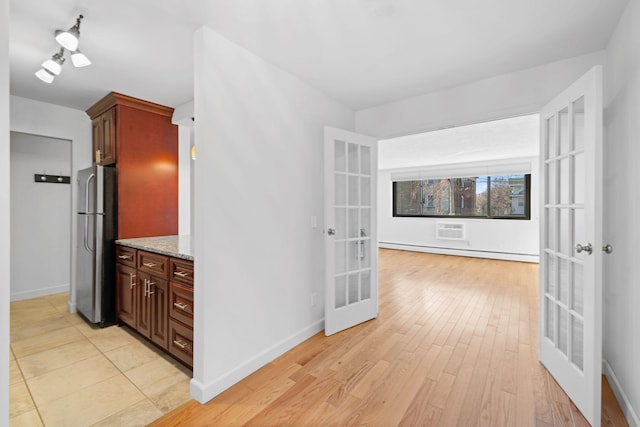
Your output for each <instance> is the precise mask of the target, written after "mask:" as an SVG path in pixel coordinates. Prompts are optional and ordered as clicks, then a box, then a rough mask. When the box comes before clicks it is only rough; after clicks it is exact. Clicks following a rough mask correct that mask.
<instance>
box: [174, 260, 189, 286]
mask: <svg viewBox="0 0 640 427" xmlns="http://www.w3.org/2000/svg"><path fill="white" fill-rule="evenodd" d="M169 277H170V278H171V280H173V281H176V282H180V283H184V284H185V285H189V286H193V261H188V260H182V259H177V258H171V260H170V262H169Z"/></svg>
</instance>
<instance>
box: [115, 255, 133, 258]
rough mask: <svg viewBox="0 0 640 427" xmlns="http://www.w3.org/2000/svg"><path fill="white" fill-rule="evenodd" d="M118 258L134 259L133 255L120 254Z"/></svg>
mask: <svg viewBox="0 0 640 427" xmlns="http://www.w3.org/2000/svg"><path fill="white" fill-rule="evenodd" d="M118 258H120V259H132V258H131V255H118Z"/></svg>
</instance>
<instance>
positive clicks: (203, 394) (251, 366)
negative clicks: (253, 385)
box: [189, 319, 324, 403]
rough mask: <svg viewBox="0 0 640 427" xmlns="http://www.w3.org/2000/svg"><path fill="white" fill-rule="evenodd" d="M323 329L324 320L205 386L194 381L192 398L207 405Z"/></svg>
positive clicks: (192, 383)
mask: <svg viewBox="0 0 640 427" xmlns="http://www.w3.org/2000/svg"><path fill="white" fill-rule="evenodd" d="M323 329H324V319H322V320H319V321H317V322H315V323H313V324H312V325H310V326H307V327H306V328H304V329H302V330H301V331H299V332H297V333H295V334H293V335H291V336H289V337H287V338H285V339H284V340H282V341H280V342H279V343H276V344H275V345H273V346H271V347H269V348H267V349H266V350H264V351H263V352H262V353H260V354H258V355H257V356H255V357H254V358H252V359H250V360H248V361H246V362H244V363H242V364H241V365H239V366H238V367H236V368H235V369H233V370H232V371H230V372H228V373H227V374H226V375H223V376H221V377H219V378H217V379H215V380H214V381H211V382H209V383H207V384H203V383H201V382H199V381H196V380H195V379H192V380H191V383H190V387H189V389H190V392H191V397H193V398H194V399H195V400H197V401H198V402H200V403H205V402H207V401H209V400H211V399H213V398H214V397H216V396H217V395H218V394H220V393H222V392H223V391H225V390H226V389H228V388H229V387H231V386H232V385H234V384H235V383H237V382H238V381H240V380H242V379H243V378H245V377H247V376H249V375H251V374H252V373H253V372H255V371H257V370H258V369H260V368H262V367H263V366H265V365H266V364H268V363H269V362H271V361H272V360H274V359H275V358H277V357H278V356H281V355H282V354H284V353H286V352H287V351H289V350H291V349H292V348H293V347H295V346H297V345H298V344H300V343H302V342H303V341H306V340H308V339H309V338H311V337H312V336H314V335H315V334H317V333H318V332H320V331H322V330H323Z"/></svg>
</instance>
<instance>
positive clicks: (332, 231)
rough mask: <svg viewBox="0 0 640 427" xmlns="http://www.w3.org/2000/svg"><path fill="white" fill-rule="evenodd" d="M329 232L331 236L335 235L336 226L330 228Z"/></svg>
mask: <svg viewBox="0 0 640 427" xmlns="http://www.w3.org/2000/svg"><path fill="white" fill-rule="evenodd" d="M327 234H328V235H329V236H334V235H335V234H336V229H335V228H330V229H328V230H327Z"/></svg>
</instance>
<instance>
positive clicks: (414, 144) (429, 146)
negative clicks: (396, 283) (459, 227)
mask: <svg viewBox="0 0 640 427" xmlns="http://www.w3.org/2000/svg"><path fill="white" fill-rule="evenodd" d="M538 135H539V119H538V115H537V114H534V115H528V116H521V117H513V118H509V119H504V120H497V121H492V122H486V123H478V124H473V125H467V126H461V127H454V128H448V129H442V130H438V131H432V132H427V133H422V134H416V135H411V136H402V137H397V138H392V139H387V140H383V141H380V144H379V153H378V158H379V161H378V163H379V166H380V171H379V174H378V240H379V241H380V246H381V247H386V248H394V249H406V250H414V251H422V252H432V253H445V254H452V255H463V256H474V257H485V258H495V259H509V260H516V261H530V262H538V254H539V231H538V227H539V213H538V209H539V205H538V179H539V178H538V176H539V174H538V152H539V148H538V147H539V136H538ZM452 162H455V163H452ZM518 164H521V165H522V166H523V169H518V168H517V167H516V166H515V165H518ZM492 167H493V168H494V169H493V170H496V171H497V170H498V169H495V167H501V168H503V169H502V170H503V171H507V170H509V171H512V172H531V183H532V185H531V190H532V191H531V219H530V220H502V219H501V220H490V219H477V218H476V219H465V218H401V217H394V216H393V212H392V211H393V209H392V205H393V200H392V198H393V197H392V192H393V189H392V188H393V182H392V181H393V177H392V176H394V175H395V176H397V174H398V173H401V174H409V175H406V176H416V175H415V174H416V173H429V174H435V175H430V176H432V177H435V178H446V177H451V176H464V175H460V174H461V173H463V172H462V171H465V170H466V171H468V170H470V168H472V169H474V170H482V169H486V168H492ZM505 167H506V168H508V169H504V168H505ZM511 167H516V169H515V170H512V169H511ZM488 170H491V169H488ZM439 173H440V175H438V174H439ZM487 173H489V172H487ZM480 174H482V173H480ZM440 222H445V223H452V222H453V223H457V224H464V227H465V231H466V235H465V239H464V240H463V241H456V240H444V239H437V238H436V226H437V223H440ZM504 236H514V238H512V239H505V238H504Z"/></svg>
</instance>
